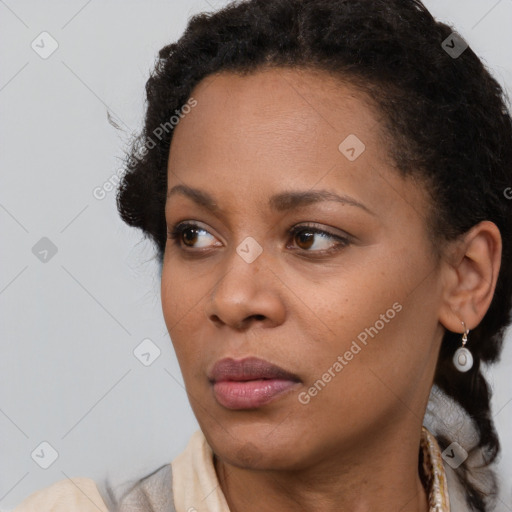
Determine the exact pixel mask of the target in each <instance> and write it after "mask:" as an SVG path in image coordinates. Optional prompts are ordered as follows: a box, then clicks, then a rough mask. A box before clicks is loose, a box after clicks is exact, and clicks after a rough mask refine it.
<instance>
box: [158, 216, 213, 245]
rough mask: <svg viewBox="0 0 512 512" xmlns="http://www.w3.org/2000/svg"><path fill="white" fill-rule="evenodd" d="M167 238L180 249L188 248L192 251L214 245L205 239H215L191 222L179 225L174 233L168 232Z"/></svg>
mask: <svg viewBox="0 0 512 512" xmlns="http://www.w3.org/2000/svg"><path fill="white" fill-rule="evenodd" d="M167 236H168V237H169V238H170V239H172V240H173V241H174V243H175V244H176V245H178V246H180V247H188V248H190V249H196V248H204V247H208V246H211V245H213V244H212V243H208V240H205V238H208V237H210V238H212V239H213V238H214V237H213V235H211V234H210V233H209V232H208V231H206V229H204V228H202V227H200V226H198V225H197V224H193V223H190V222H182V223H181V224H177V225H176V226H175V227H174V228H173V229H172V231H168V232H167Z"/></svg>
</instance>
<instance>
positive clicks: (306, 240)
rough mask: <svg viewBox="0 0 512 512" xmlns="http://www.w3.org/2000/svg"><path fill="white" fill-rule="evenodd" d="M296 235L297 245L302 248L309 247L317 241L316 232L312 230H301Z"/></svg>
mask: <svg viewBox="0 0 512 512" xmlns="http://www.w3.org/2000/svg"><path fill="white" fill-rule="evenodd" d="M295 237H296V240H297V245H298V246H299V247H300V248H301V249H309V248H310V247H311V246H312V245H313V242H314V241H315V233H313V232H312V231H307V230H303V231H299V232H298V233H296V234H295Z"/></svg>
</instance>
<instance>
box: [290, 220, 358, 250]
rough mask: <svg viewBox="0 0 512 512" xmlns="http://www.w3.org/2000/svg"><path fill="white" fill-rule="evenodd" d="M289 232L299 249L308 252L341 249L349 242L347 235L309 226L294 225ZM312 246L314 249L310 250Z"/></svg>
mask: <svg viewBox="0 0 512 512" xmlns="http://www.w3.org/2000/svg"><path fill="white" fill-rule="evenodd" d="M289 233H290V235H291V237H292V239H293V240H294V241H295V244H296V245H297V246H298V247H299V249H300V250H302V251H304V252H309V253H320V254H322V253H325V252H331V251H332V250H337V249H341V248H343V247H346V246H347V245H349V244H350V240H349V239H348V238H347V237H342V236H339V235H335V234H334V233H329V232H328V231H324V230H322V229H318V228H315V227H311V226H295V227H294V228H292V229H291V230H290V232H289ZM333 241H334V242H333ZM312 247H315V249H313V250H311V248H312Z"/></svg>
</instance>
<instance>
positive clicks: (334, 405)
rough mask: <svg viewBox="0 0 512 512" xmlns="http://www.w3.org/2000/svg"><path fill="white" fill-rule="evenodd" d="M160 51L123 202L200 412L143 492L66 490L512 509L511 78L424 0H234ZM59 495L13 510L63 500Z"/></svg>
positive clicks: (237, 504)
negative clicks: (503, 401) (509, 474)
mask: <svg viewBox="0 0 512 512" xmlns="http://www.w3.org/2000/svg"><path fill="white" fill-rule="evenodd" d="M159 56H160V59H159V61H158V63H157V65H156V68H155V70H154V73H153V74H152V76H151V78H150V79H149V81H148V83H147V86H146V91H147V99H148V104H147V113H146V121H145V127H144V130H143V133H142V134H141V136H140V137H139V138H138V140H137V141H136V142H135V144H134V145H133V148H132V151H131V153H130V154H129V155H128V158H127V172H126V174H125V176H124V178H123V181H122V183H121V187H120V189H119V194H118V207H119V212H120V214H121V216H122V218H123V219H124V220H125V221H126V222H127V223H128V224H130V225H132V226H135V227H138V228H140V229H142V230H143V231H144V233H145V234H146V235H147V236H148V237H150V239H151V240H153V241H154V242H155V245H156V248H157V251H158V257H159V258H160V261H161V263H162V267H161V269H162V270H161V284H162V287H161V291H162V308H163V314H164V318H165V321H166V325H167V327H168V330H169V333H170V336H171V339H172V342H173V345H174V349H175V350H176V354H177V357H178V361H179V363H180V367H181V371H182V374H183V378H184V382H185V386H186V390H187V393H188V396H189V398H190V403H191V406H192V408H193V411H194V414H195V416H196V418H197V420H198V423H199V425H200V427H201V430H200V431H198V432H196V433H195V434H194V435H193V436H192V438H191V440H190V443H189V445H188V446H187V448H186V450H185V451H184V452H183V453H182V454H181V455H180V456H179V457H177V458H176V459H175V460H174V461H173V462H172V463H170V464H166V465H165V466H162V467H161V468H158V469H157V470H155V471H154V472H153V473H152V474H151V475H147V476H146V477H144V478H142V479H140V480H139V481H137V482H135V483H134V485H132V486H130V487H129V488H128V489H125V490H124V492H123V493H119V492H114V491H113V490H112V488H111V486H110V485H108V484H105V485H104V487H100V490H98V489H97V488H96V486H95V485H94V484H93V483H92V482H91V481H90V480H89V479H83V480H80V479H77V480H76V481H75V483H73V484H72V482H70V481H64V482H61V483H57V484H54V486H52V487H50V489H52V488H53V492H54V493H55V492H58V493H61V495H62V496H64V501H65V500H66V499H67V500H70V499H75V500H76V501H74V502H73V505H72V506H71V505H70V501H66V503H64V501H63V502H62V505H60V506H62V507H64V508H66V507H67V508H66V510H69V509H70V508H74V509H75V510H89V509H91V510H98V509H100V510H106V507H107V506H108V508H109V509H110V510H122V511H126V510H159V511H163V510H165V511H171V510H176V511H178V512H185V511H194V510H197V511H219V512H220V511H222V512H240V511H244V512H253V511H267V510H268V511H270V510H282V511H292V510H293V511H295V510H299V511H300V510H303V511H322V512H328V511H329V512H330V511H340V510H347V511H348V510H361V511H370V510H372V511H376V510H378V511H382V512H391V511H392V512H396V511H398V510H403V511H408V512H427V511H429V512H432V511H438V512H439V511H449V510H451V511H452V512H457V511H467V510H474V511H489V510H492V509H493V504H494V502H495V499H496V495H497V491H498V489H497V480H496V478H495V475H494V473H493V470H492V463H493V461H494V460H495V459H496V457H497V455H498V453H499V440H498V437H497V434H496V431H495V428H494V425H493V421H492V417H491V414H490V404H489V402H490V392H489V389H488V385H487V383H486V381H485V378H484V376H483V375H482V373H481V364H482V363H491V362H493V361H495V360H497V358H498V357H499V354H500V350H501V346H502V342H503V334H504V329H505V328H506V326H507V325H508V323H509V321H510V316H509V315H510V309H511V286H512V274H511V269H512V266H511V265H510V261H511V250H512V249H511V248H512V239H511V228H512V210H511V202H510V200H508V199H507V193H506V191H507V189H508V187H510V185H511V183H512V130H511V119H510V115H509V112H508V111H507V109H506V107H505V105H504V101H503V95H502V90H501V88H500V87H499V85H498V83H497V82H496V81H495V80H494V79H493V78H492V77H491V76H490V74H489V73H488V72H487V70H486V69H485V68H484V66H483V65H482V63H481V62H480V61H479V59H478V58H477V57H476V55H475V54H474V53H473V51H472V50H471V49H470V48H468V47H467V45H466V44H465V42H464V41H463V40H462V39H461V38H460V36H458V35H457V34H455V33H454V32H453V31H452V29H451V28H450V27H448V26H446V25H444V24H442V23H438V22H436V21H435V20H434V19H433V18H432V16H431V15H430V14H429V13H428V11H427V10H426V9H425V7H424V6H423V5H422V4H421V3H420V2H419V1H413V0H347V1H343V0H274V1H272V2H268V1H265V0H249V1H245V2H239V3H234V4H232V5H229V6H227V7H225V8H224V9H222V10H220V11H218V12H216V13H215V14H212V15H207V14H204V15H198V16H195V17H194V18H192V19H191V20H190V22H189V25H188V27H187V30H186V32H185V33H184V35H183V36H182V37H181V39H180V40H179V41H178V42H177V43H173V44H170V45H168V46H166V47H164V48H163V49H162V50H161V51H160V54H159ZM75 484H77V485H76V486H75ZM102 485H103V484H102ZM59 486H60V487H59ZM77 488H78V489H81V490H80V492H79V491H77V490H76V489H77ZM47 491H48V490H43V491H39V494H38V495H37V496H35V495H33V496H31V497H30V498H29V499H28V500H26V502H24V504H22V505H21V506H20V507H18V508H17V509H16V511H18V510H19V511H20V512H21V511H27V510H36V509H38V510H42V508H41V507H42V506H44V507H46V509H48V510H61V508H59V505H58V504H57V502H56V500H55V498H54V497H53V496H54V495H52V494H51V493H50V494H49V493H48V492H47ZM121 494H122V496H121ZM30 500H32V501H30ZM44 500H46V501H44ZM43 504H44V505H43ZM31 506H32V507H34V508H33V509H32V508H30V507H31ZM37 507H39V508H37ZM51 507H53V508H51ZM64 508H62V510H64Z"/></svg>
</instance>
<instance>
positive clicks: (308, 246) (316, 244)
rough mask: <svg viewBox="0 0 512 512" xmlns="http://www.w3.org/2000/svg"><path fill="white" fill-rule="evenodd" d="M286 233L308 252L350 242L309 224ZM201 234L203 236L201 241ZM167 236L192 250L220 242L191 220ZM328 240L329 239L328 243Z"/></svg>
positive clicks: (337, 248)
mask: <svg viewBox="0 0 512 512" xmlns="http://www.w3.org/2000/svg"><path fill="white" fill-rule="evenodd" d="M288 234H289V236H290V237H291V238H292V239H293V240H296V241H297V246H298V247H299V250H301V251H303V252H309V253H320V254H324V253H326V252H332V251H336V250H340V249H342V248H344V247H346V246H348V245H349V244H350V239H349V238H348V237H344V236H340V235H335V234H334V233H330V232H328V231H325V230H322V229H319V228H317V227H314V226H309V225H300V226H294V227H293V228H292V229H290V230H289V231H288ZM201 236H203V238H204V239H203V240H202V241H201ZM168 237H169V239H171V240H173V242H174V244H176V245H177V246H178V247H180V248H182V249H184V250H187V249H185V248H188V249H190V250H193V249H200V248H204V247H209V246H212V245H221V244H220V243H217V244H212V243H211V241H209V240H208V238H210V239H211V240H215V237H214V236H213V235H211V234H210V233H209V232H208V231H207V230H206V229H204V228H202V227H201V226H199V225H198V224H195V223H192V222H181V223H178V224H176V225H175V226H174V228H173V229H172V230H168ZM315 239H317V240H315ZM329 240H330V241H331V242H330V243H329ZM198 241H199V243H198ZM332 241H334V243H333V242H332ZM312 248H313V249H312Z"/></svg>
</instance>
